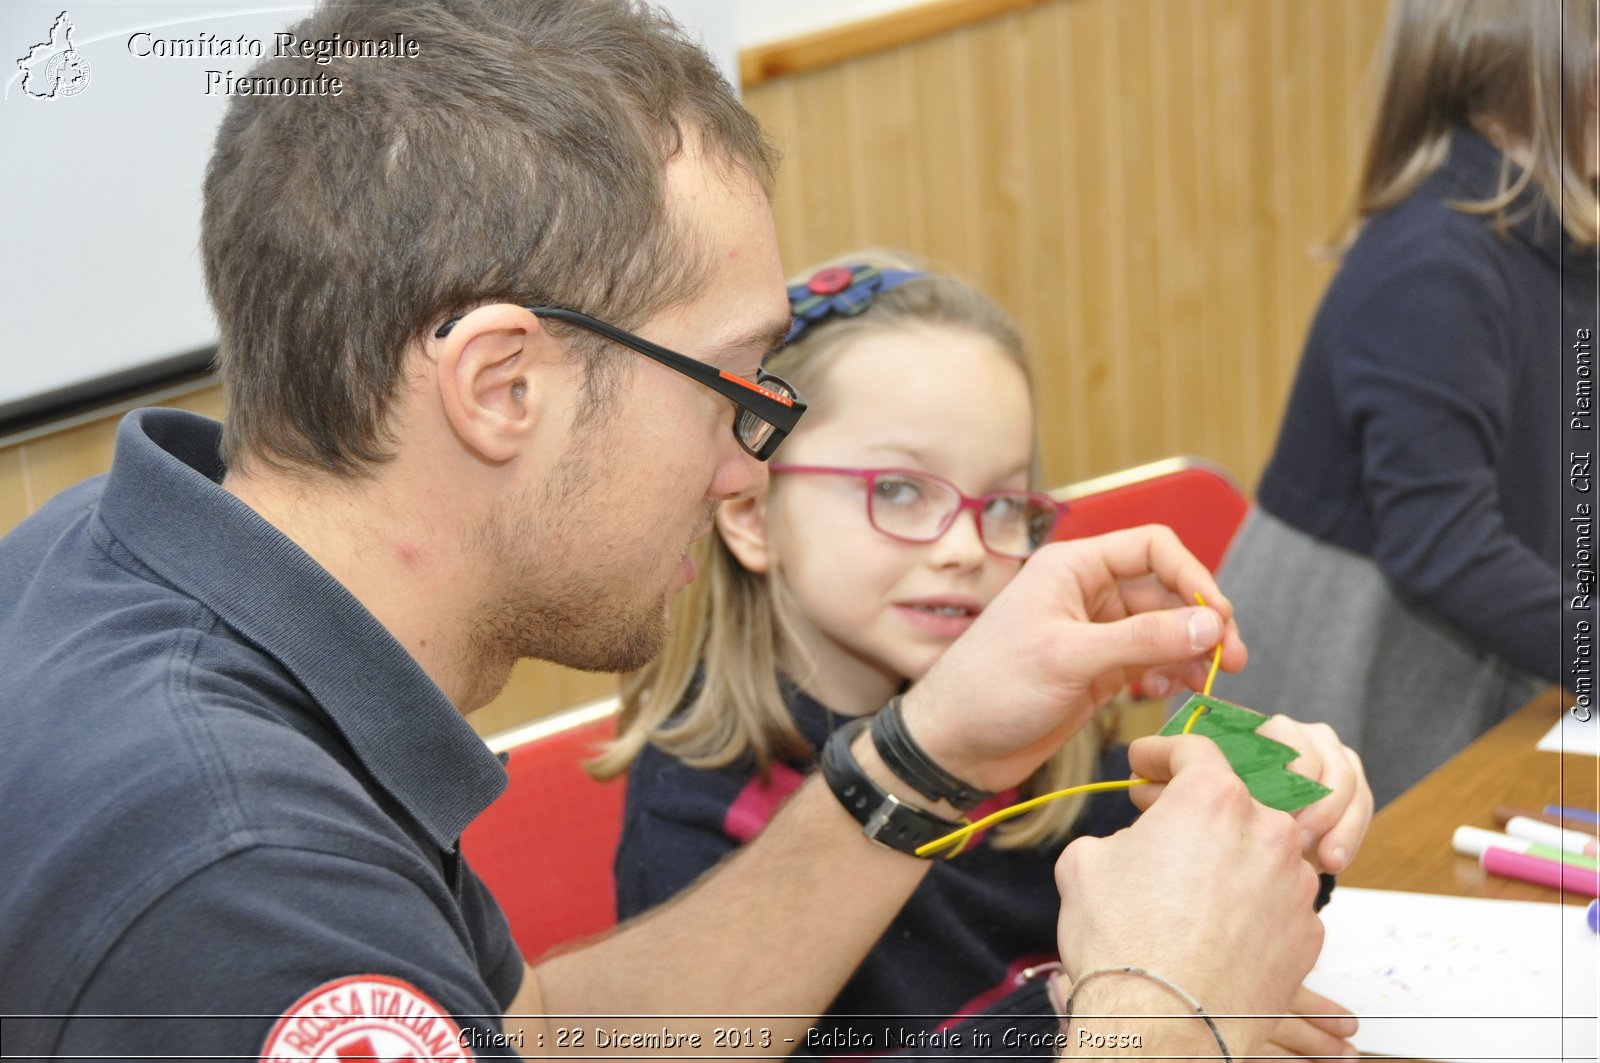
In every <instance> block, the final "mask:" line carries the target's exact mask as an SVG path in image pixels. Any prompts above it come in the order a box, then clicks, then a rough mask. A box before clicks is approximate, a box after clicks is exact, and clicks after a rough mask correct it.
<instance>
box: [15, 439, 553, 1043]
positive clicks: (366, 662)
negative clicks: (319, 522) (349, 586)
mask: <svg viewBox="0 0 1600 1063" xmlns="http://www.w3.org/2000/svg"><path fill="white" fill-rule="evenodd" d="M219 439H220V426H218V425H217V424H216V423H214V422H212V421H208V420H206V419H205V418H201V417H197V416H194V415H192V414H187V413H181V412H177V411H173V410H141V411H138V412H136V413H133V414H130V415H129V416H128V417H127V418H126V419H125V420H124V421H123V422H122V425H121V428H120V430H119V432H118V435H117V449H116V458H115V460H114V462H113V465H112V469H111V472H110V473H109V475H107V476H104V477H100V478H97V479H94V480H91V481H88V482H86V483H84V484H80V485H78V486H76V487H73V488H71V489H69V490H67V491H64V492H63V493H62V494H60V495H58V496H57V497H56V498H54V499H53V500H51V501H50V502H49V503H48V504H47V505H46V506H45V507H44V508H43V509H41V510H40V511H39V512H38V513H36V514H35V515H34V516H32V517H31V518H29V519H28V520H27V521H26V522H24V523H23V524H22V525H21V526H19V527H18V528H17V529H16V530H15V531H13V532H12V533H11V534H10V535H8V536H6V537H5V538H4V539H3V540H0V734H3V735H4V739H3V748H4V754H3V757H4V761H3V768H0V837H4V838H5V840H6V851H7V868H6V872H7V873H6V875H5V884H4V885H3V886H0V957H3V970H0V1013H3V1014H5V1015H6V1016H8V1017H7V1019H6V1022H5V1051H6V1052H7V1053H8V1054H20V1055H26V1056H48V1055H67V1056H78V1055H104V1056H135V1055H150V1056H193V1057H202V1058H205V1057H219V1056H240V1057H254V1056H256V1055H257V1054H258V1053H259V1052H260V1051H261V1050H262V1047H263V1045H264V1043H266V1041H267V1039H268V1037H269V1035H271V1036H274V1037H278V1038H279V1039H280V1042H282V1041H283V1040H284V1038H287V1042H286V1043H287V1044H288V1045H289V1046H290V1047H294V1046H300V1047H301V1048H307V1049H309V1047H311V1046H312V1045H313V1044H314V1043H320V1044H322V1045H323V1047H328V1046H329V1045H331V1044H332V1041H330V1040H329V1039H330V1038H332V1040H338V1038H339V1037H341V1036H343V1037H344V1040H343V1041H342V1042H340V1043H339V1045H337V1046H334V1047H345V1048H347V1049H349V1048H350V1047H351V1046H352V1045H353V1046H355V1048H356V1050H358V1051H359V1049H360V1047H361V1045H362V1044H365V1045H366V1046H367V1047H368V1048H369V1049H371V1050H372V1052H373V1053H375V1054H378V1055H385V1056H387V1057H390V1058H394V1057H397V1056H399V1055H400V1054H401V1052H400V1051H399V1048H400V1041H396V1040H395V1037H396V1036H398V1034H397V1033H396V1029H397V1027H395V1026H394V1024H393V1023H391V1024H390V1026H384V1025H383V1024H382V1023H380V1024H378V1025H376V1026H373V1025H371V1024H368V1025H367V1026H362V1024H361V1022H359V1021H357V1019H358V1014H357V1013H363V1014H364V1013H367V1012H370V1011H373V1010H381V1009H382V1008H383V1007H384V1006H385V1004H387V1005H388V1007H389V1009H390V1011H392V1012H394V1013H396V1014H403V1015H405V1016H408V1017H409V1019H408V1020H402V1021H401V1025H402V1026H404V1025H405V1022H406V1021H409V1026H406V1029H410V1030H412V1031H413V1032H419V1033H425V1034H427V1035H428V1036H429V1037H432V1038H434V1043H435V1047H436V1048H439V1049H441V1050H442V1049H443V1048H444V1047H445V1046H444V1045H443V1044H442V1042H440V1041H438V1027H439V1024H438V1023H437V1022H433V1023H432V1025H431V1026H430V1025H428V1022H429V1021H431V1020H428V1017H427V1015H426V1014H425V1013H426V1012H428V1010H429V1005H432V1006H433V1007H434V1009H435V1010H436V1011H438V1012H441V1013H442V1015H443V1017H444V1019H445V1021H446V1022H447V1023H449V1022H451V1020H453V1022H454V1023H455V1024H459V1025H460V1026H461V1027H462V1030H463V1032H464V1034H465V1039H467V1040H469V1041H472V1042H474V1043H475V1047H474V1048H473V1052H474V1053H475V1054H477V1055H478V1056H483V1055H494V1054H511V1051H510V1049H509V1048H508V1047H506V1046H505V1044H504V1039H503V1038H501V1037H500V1015H501V1013H502V1012H503V1010H504V1009H505V1007H506V1006H507V1005H508V1004H509V1003H510V1001H511V999H512V997H513V996H514V995H515V993H516V991H517V989H518V988H519V986H520V983H521V978H522V970H523V966H522V957H521V955H520V954H519V953H518V951H517V948H516V945H515V944H514V943H513V942H512V939H511V935H510V933H509V930H508V928H507V926H506V922H505V918H504V916H503V915H502V914H501V912H500V909H499V907H498V906H497V905H496V904H495V902H494V900H493V898H492V897H491V896H490V895H489V893H488V891H487V890H486V889H485V888H484V886H483V884H482V883H481V882H480V881H479V880H478V878H477V877H476V876H475V875H474V874H473V873H472V872H471V871H470V870H469V869H468V868H467V867H466V866H465V865H464V863H463V862H462V861H461V858H460V855H459V852H458V850H457V847H456V843H457V839H458V838H459V837H460V834H461V830H462V828H463V827H465V826H466V825H467V823H468V822H470V821H471V820H472V819H473V818H474V817H475V816H476V815H477V814H478V813H479V812H481V811H482V810H483V809H484V808H485V807H486V806H487V805H488V804H489V803H490V802H491V801H493V800H494V798H495V797H496V796H497V795H498V794H499V793H500V792H501V790H502V789H504V787H505V784H506V776H505V771H504V769H503V768H502V767H501V765H500V763H499V762H498V761H497V760H496V759H495V757H494V756H493V755H492V754H490V753H489V751H488V750H487V748H486V747H485V746H484V744H483V742H482V741H481V740H480V739H479V738H478V737H477V736H476V735H475V734H474V733H473V731H472V729H471V728H470V727H469V726H468V725H467V723H466V722H465V720H463V719H462V717H461V715H460V713H459V712H458V711H457V710H456V708H455V706H454V705H452V704H451V702H450V701H449V700H448V699H447V698H446V697H445V696H444V694H443V693H442V692H441V691H440V690H439V688H438V687H437V686H435V685H434V684H433V682H432V681H431V680H430V679H429V678H428V676H427V675H426V674H425V673H424V672H423V671H422V669H421V668H420V667H419V666H418V665H417V663H416V662H415V661H414V660H413V659H412V658H411V656H410V655H409V654H408V653H407V652H406V651H405V650H404V649H403V648H402V647H401V646H400V644H399V643H397V642H396V641H395V640H394V638H393V637H392V636H391V635H390V634H389V632H388V631H387V630H386V629H385V628H384V627H383V626H382V625H381V624H380V623H379V622H378V621H377V620H376V619H375V618H374V617H373V616H372V615H371V614H370V613H369V612H367V610H366V609H365V608H363V607H362V605H361V604H360V603H359V602H358V601H357V600H356V599H355V598H354V597H353V596H352V595H351V594H350V593H349V592H348V591H346V590H345V589H344V587H343V586H342V585H341V584H339V583H338V582H337V581H336V580H335V579H334V578H333V577H332V576H330V575H329V574H328V573H327V572H326V571H325V570H324V569H322V568H321V567H320V566H318V565H317V564H316V562H314V561H313V560H312V559H311V558H310V557H309V556H307V555H306V554H305V553H304V552H303V551H302V550H301V549H300V548H299V547H297V546H296V545H294V544H293V543H292V542H290V541H289V540H288V539H287V538H285V537H284V536H283V535H281V534H279V533H278V532H277V531H276V530H275V529H274V528H273V527H272V526H270V525H269V524H267V523H266V522H265V521H264V520H262V519H261V518H260V517H259V516H258V515H257V514H256V513H255V512H254V511H253V510H251V509H250V508H249V507H247V506H245V505H244V504H242V503H241V502H239V501H238V500H237V499H235V498H234V497H233V496H232V495H230V494H228V493H227V492H225V491H223V490H222V489H221V487H220V486H219V483H220V481H221V478H222V474H223V467H222V463H221V460H220V458H219V457H218V442H219ZM351 979H355V980H354V981H349V980H351ZM329 987H332V988H329ZM385 987H388V988H387V989H386V988H385ZM390 990H392V991H390ZM319 993H320V996H319V995H318V994H319ZM305 998H310V999H311V1000H312V1001H314V1002H315V1004H316V1008H315V1010H316V1011H317V1015H318V1016H319V1017H318V1018H315V1019H303V1020H302V1021H301V1023H300V1024H299V1025H298V1026H293V1025H292V1024H291V1025H290V1026H285V1025H284V1024H282V1023H280V1021H279V1020H280V1017H281V1016H283V1014H284V1013H285V1012H286V1010H288V1009H290V1008H291V1006H292V1005H295V1004H296V1003H297V1002H300V1001H302V1000H303V999H305ZM15 1016H32V1017H30V1018H21V1019H19V1018H15ZM452 1030H453V1026H452ZM341 1031H343V1032H341ZM401 1032H404V1031H401ZM318 1038H322V1039H323V1040H322V1041H321V1042H318V1040H317V1039H318ZM363 1039H364V1040H363ZM280 1047H281V1044H280ZM330 1054H331V1052H330Z"/></svg>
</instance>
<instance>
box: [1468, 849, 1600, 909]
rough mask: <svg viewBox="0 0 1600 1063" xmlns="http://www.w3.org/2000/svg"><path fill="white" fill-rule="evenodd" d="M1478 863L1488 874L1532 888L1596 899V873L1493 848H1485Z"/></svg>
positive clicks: (1599, 883) (1599, 893) (1599, 886)
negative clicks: (1527, 883) (1523, 883)
mask: <svg viewBox="0 0 1600 1063" xmlns="http://www.w3.org/2000/svg"><path fill="white" fill-rule="evenodd" d="M1478 861H1479V863H1481V864H1482V865H1483V869H1484V870H1485V871H1487V872H1489V873H1490V874H1491V875H1501V876H1503V877H1505V878H1514V879H1520V880H1522V881H1523V882H1532V883H1533V884H1534V885H1536V886H1549V887H1550V888H1551V889H1553V890H1565V891H1567V892H1568V893H1578V894H1582V895H1583V896H1585V897H1600V871H1590V870H1588V869H1586V868H1581V867H1572V866H1571V865H1569V864H1561V863H1557V862H1556V861H1554V860H1545V859H1542V858H1540V857H1537V856H1529V855H1528V854H1526V853H1513V852H1509V851H1508V850H1505V849H1495V848H1493V847H1490V848H1488V849H1485V850H1484V851H1483V855H1482V856H1481V857H1479V858H1478Z"/></svg>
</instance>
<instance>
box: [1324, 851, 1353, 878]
mask: <svg viewBox="0 0 1600 1063" xmlns="http://www.w3.org/2000/svg"><path fill="white" fill-rule="evenodd" d="M1349 862H1350V854H1349V853H1347V852H1345V848H1344V846H1342V845H1336V846H1334V848H1333V866H1332V867H1330V868H1329V869H1328V870H1329V871H1335V872H1337V871H1343V870H1344V868H1345V865H1346V864H1348V863H1349Z"/></svg>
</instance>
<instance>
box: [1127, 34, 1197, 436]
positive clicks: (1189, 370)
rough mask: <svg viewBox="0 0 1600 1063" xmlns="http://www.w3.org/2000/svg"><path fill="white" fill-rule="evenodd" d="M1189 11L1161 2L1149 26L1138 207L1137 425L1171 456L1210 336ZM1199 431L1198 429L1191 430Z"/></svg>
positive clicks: (1189, 411)
mask: <svg viewBox="0 0 1600 1063" xmlns="http://www.w3.org/2000/svg"><path fill="white" fill-rule="evenodd" d="M1192 14H1193V9H1192V8H1190V7H1188V6H1187V5H1182V4H1176V5H1174V4H1163V5H1161V7H1160V8H1159V10H1157V11H1156V12H1154V13H1153V15H1152V17H1151V20H1150V29H1149V47H1150V51H1151V57H1152V58H1151V63H1150V66H1149V74H1150V78H1151V92H1150V115H1149V119H1148V121H1149V125H1150V130H1151V134H1152V138H1151V150H1152V159H1151V165H1152V169H1153V171H1154V180H1153V187H1152V190H1151V191H1152V195H1151V199H1150V202H1149V203H1148V204H1146V206H1145V209H1146V210H1148V211H1149V212H1150V213H1151V214H1152V216H1153V217H1154V220H1155V225H1156V233H1157V236H1156V248H1157V255H1156V259H1155V263H1154V267H1153V270H1152V273H1151V278H1150V279H1151V282H1152V283H1151V284H1150V287H1149V289H1148V297H1149V299H1150V306H1151V307H1152V309H1153V310H1154V311H1155V313H1154V314H1153V315H1152V316H1154V317H1156V318H1157V320H1158V325H1159V336H1158V338H1157V343H1158V345H1159V350H1160V361H1159V364H1158V365H1157V367H1156V375H1155V377H1154V379H1152V380H1150V381H1149V382H1148V384H1147V385H1146V387H1145V389H1144V391H1145V394H1144V401H1143V402H1142V403H1141V404H1140V415H1139V421H1140V423H1141V425H1150V426H1157V425H1159V426H1160V429H1161V431H1160V440H1159V444H1158V448H1159V449H1160V450H1161V451H1162V453H1164V454H1165V453H1171V452H1172V448H1173V447H1174V446H1176V445H1177V442H1178V440H1179V439H1180V438H1182V434H1183V430H1184V427H1185V425H1184V422H1185V419H1186V418H1191V417H1194V416H1195V415H1196V413H1197V411H1198V410H1199V409H1200V408H1201V407H1200V402H1201V401H1202V390H1203V388H1204V387H1205V386H1206V381H1205V378H1206V375H1207V374H1206V359H1207V349H1208V341H1209V338H1210V331H1209V329H1208V327H1207V321H1206V299H1205V284H1206V280H1207V272H1208V270H1207V263H1206V260H1205V257H1204V249H1205V248H1206V247H1208V246H1210V241H1209V240H1208V235H1209V232H1208V230H1209V227H1210V225H1211V212H1210V211H1209V210H1207V209H1205V208H1204V207H1203V206H1202V199H1203V191H1202V184H1203V182H1202V181H1201V180H1200V179H1199V175H1200V174H1201V173H1203V172H1204V171H1205V167H1204V165H1203V164H1202V161H1201V160H1202V158H1203V155H1202V152H1205V151H1209V150H1210V146H1209V145H1208V144H1205V143H1203V140H1202V137H1201V136H1200V133H1199V129H1198V125H1199V120H1200V116H1201V115H1202V114H1203V113H1204V110H1205V108H1204V107H1203V106H1202V105H1201V102H1200V100H1201V97H1200V95H1199V93H1200V90H1201V89H1202V88H1203V86H1202V85H1201V84H1200V83H1198V79H1197V78H1196V77H1195V64H1194V54H1193V53H1194V51H1195V49H1196V48H1197V47H1198V46H1197V44H1196V43H1195V36H1196V33H1197V30H1198V27H1196V26H1195V25H1194V24H1193V21H1192V18H1191V16H1192ZM1194 427H1199V426H1194Z"/></svg>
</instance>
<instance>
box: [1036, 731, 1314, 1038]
mask: <svg viewBox="0 0 1600 1063" xmlns="http://www.w3.org/2000/svg"><path fill="white" fill-rule="evenodd" d="M1129 759H1130V761H1131V763H1132V767H1133V770H1134V772H1135V773H1136V774H1138V775H1140V776H1142V777H1143V778H1146V779H1150V780H1152V781H1154V782H1157V783H1164V784H1165V785H1164V786H1163V787H1162V791H1161V794H1160V799H1159V800H1158V801H1157V802H1156V803H1155V804H1154V805H1152V806H1151V807H1150V808H1149V810H1148V811H1146V812H1145V814H1144V815H1143V816H1141V817H1140V818H1139V820H1138V821H1137V822H1136V823H1134V825H1133V826H1132V827H1129V828H1128V829H1127V830H1124V831H1121V832H1119V833H1117V834H1115V835H1112V836H1111V837H1109V838H1080V839H1079V840H1077V841H1075V842H1073V843H1072V844H1071V845H1069V846H1068V847H1067V850H1066V852H1065V853H1063V854H1062V857H1061V860H1060V861H1059V862H1058V863H1057V865H1056V881H1057V884H1058V885H1059V886H1060V889H1061V911H1062V914H1061V923H1060V942H1059V944H1060V948H1061V959H1062V962H1063V964H1064V965H1065V967H1066V971H1067V974H1068V976H1069V977H1074V978H1075V977H1078V976H1080V975H1082V974H1084V973H1086V972H1088V971H1091V970H1095V969H1098V968H1101V967H1121V966H1128V965H1131V966H1135V967H1144V968H1146V969H1148V970H1150V971H1153V972H1155V973H1156V974H1159V975H1161V976H1162V977H1163V978H1166V979H1168V980H1169V981H1172V982H1174V983H1176V984H1177V985H1180V986H1182V987H1183V988H1184V989H1185V990H1186V991H1187V992H1189V993H1190V994H1192V995H1193V996H1194V997H1195V998H1196V999H1197V1000H1199V1001H1200V1003H1201V1004H1202V1005H1203V1006H1204V1007H1205V1009H1206V1010H1207V1011H1208V1012H1209V1013H1211V1014H1212V1015H1213V1016H1220V1015H1282V1014H1284V1013H1285V1011H1286V1010H1287V1009H1288V1006H1289V1001H1290V998H1291V996H1292V995H1293V992H1294V988H1295V987H1296V986H1298V985H1299V984H1300V983H1301V981H1302V980H1303V979H1304V978H1305V975H1306V973H1307V972H1308V971H1310V970H1311V966H1312V964H1314V963H1315V962H1316V959H1317V954H1318V953H1319V952H1320V951H1321V949H1322V922H1321V920H1319V919H1318V918H1317V916H1316V914H1315V913H1314V912H1313V911H1312V910H1311V902H1312V899H1313V898H1314V897H1315V896H1316V892H1317V876H1316V874H1315V872H1313V871H1312V869H1311V866H1310V865H1309V864H1308V863H1306V861H1304V860H1302V859H1301V858H1300V830H1299V827H1298V826H1297V825H1296V823H1295V821H1294V820H1293V819H1292V818H1291V817H1290V816H1288V815H1287V814H1285V813H1283V812H1278V811H1275V810H1273V809H1270V808H1267V807H1266V806H1264V805H1261V804H1258V803H1257V802H1256V801H1255V800H1254V799H1253V798H1251V796H1250V794H1249V791H1247V790H1246V789H1245V786H1244V783H1242V782H1240V780H1239V778H1238V776H1236V775H1235V774H1234V773H1233V771H1232V769H1231V768H1229V766H1228V762H1227V759H1226V758H1225V757H1224V756H1223V755H1222V753H1221V751H1220V750H1218V749H1217V747H1216V745H1215V744H1214V743H1213V742H1211V741H1210V740H1209V739H1206V738H1202V737H1200V736H1197V735H1181V736H1178V737H1173V738H1144V739H1140V740H1139V741H1137V742H1135V743H1134V744H1133V745H1132V746H1131V747H1130V748H1129ZM1142 789H1146V788H1145V787H1136V788H1135V792H1137V791H1138V790H1142ZM1117 977H1119V978H1132V977H1134V976H1132V975H1123V976H1117ZM1102 980H1109V979H1102ZM1091 984H1093V983H1091ZM1181 1008H1182V1005H1181V1003H1180V1002H1179V1001H1177V1000H1176V999H1174V1000H1173V1001H1172V1005H1171V1008H1170V1009H1169V1010H1181ZM1216 1021H1217V1023H1218V1026H1219V1027H1221V1028H1222V1031H1223V1034H1224V1036H1225V1037H1226V1038H1227V1040H1228V1046H1229V1048H1230V1049H1231V1050H1233V1051H1234V1052H1235V1054H1236V1055H1243V1054H1248V1053H1250V1052H1253V1051H1255V1050H1256V1049H1257V1047H1258V1046H1259V1045H1261V1044H1262V1043H1264V1042H1265V1041H1266V1039H1267V1038H1268V1036H1269V1035H1270V1034H1271V1033H1272V1032H1273V1026H1274V1025H1276V1024H1275V1023H1273V1024H1270V1025H1269V1024H1267V1023H1264V1022H1262V1021H1261V1020H1249V1019H1224V1018H1218V1019H1217V1020H1216ZM1148 1047H1149V1043H1148V1042H1147V1048H1148Z"/></svg>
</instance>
